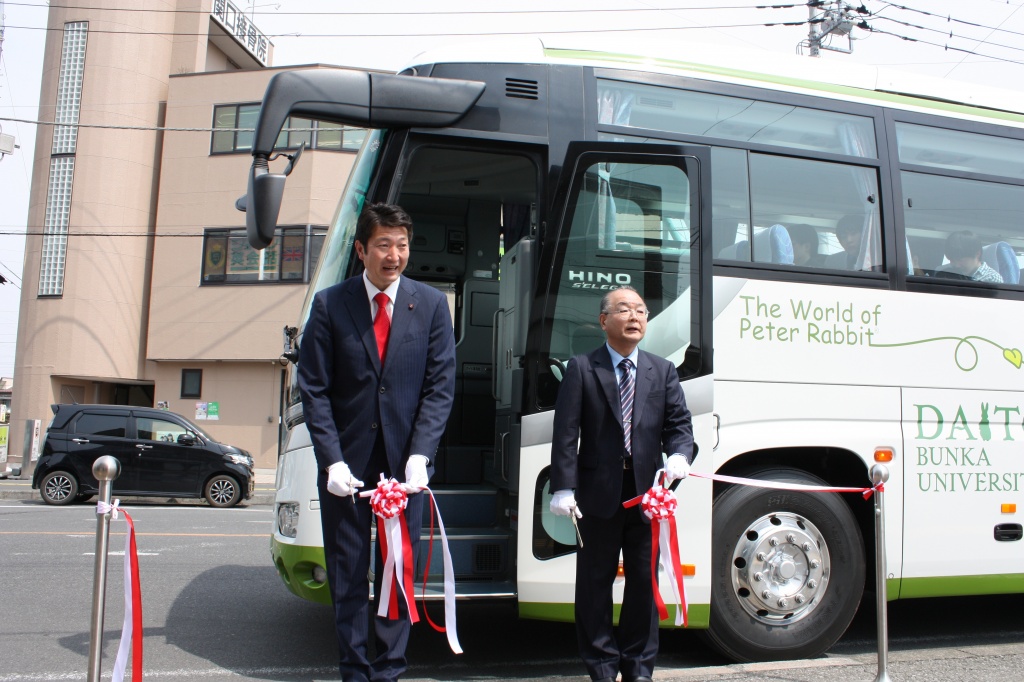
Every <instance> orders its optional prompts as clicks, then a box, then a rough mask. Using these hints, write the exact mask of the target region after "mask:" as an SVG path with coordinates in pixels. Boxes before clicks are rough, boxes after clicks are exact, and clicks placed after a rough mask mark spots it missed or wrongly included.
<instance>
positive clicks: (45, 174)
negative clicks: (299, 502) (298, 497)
mask: <svg viewBox="0 0 1024 682" xmlns="http://www.w3.org/2000/svg"><path fill="white" fill-rule="evenodd" d="M74 5H80V6H82V7H83V9H73V6H74ZM115 5H116V6H117V8H118V9H116V10H104V9H98V8H102V7H104V6H110V7H111V8H113V7H114V6H115ZM152 10H161V11H152ZM167 10H175V11H167ZM48 28H49V29H50V32H49V33H48V36H49V37H48V38H47V43H46V48H45V54H44V66H43V79H42V84H41V95H40V114H39V119H40V120H43V121H54V122H55V123H58V124H60V123H64V124H75V123H78V124H80V125H81V127H78V126H75V125H55V126H53V127H52V128H41V130H40V134H39V135H38V137H37V143H36V149H35V166H34V168H35V170H34V176H33V179H32V192H31V199H30V209H29V216H28V226H29V234H30V235H32V234H33V233H36V235H37V236H29V237H28V239H27V241H26V248H25V266H24V272H23V286H22V299H21V312H20V319H19V326H18V341H17V352H16V358H15V372H14V379H15V382H16V384H17V386H18V390H17V392H16V395H15V396H14V404H13V406H12V411H13V415H14V423H13V424H12V426H13V427H14V428H12V434H11V436H12V439H11V440H12V442H11V452H12V453H19V452H21V451H22V438H23V436H24V432H25V428H24V426H23V425H24V423H25V421H24V420H27V419H39V420H42V423H43V426H44V427H45V425H46V423H47V422H48V421H49V418H50V416H51V410H50V408H49V405H50V404H51V403H57V402H72V401H75V402H96V403H113V404H133V405H147V406H166V407H167V408H168V409H170V410H172V411H175V412H178V413H180V414H183V415H185V416H186V417H188V418H190V419H193V420H195V419H203V421H199V422H198V424H199V425H200V426H202V427H203V428H204V429H205V430H207V431H208V432H209V433H210V434H211V435H212V436H213V437H215V438H216V439H218V440H221V441H224V442H227V443H231V444H232V445H237V446H239V447H242V448H244V449H246V450H249V451H250V452H251V453H252V455H253V456H254V458H255V459H256V465H257V466H258V467H272V466H274V464H275V459H276V456H277V447H278V415H279V413H280V396H281V379H282V366H281V364H279V361H278V358H279V357H280V355H281V351H282V329H283V327H284V326H285V325H294V324H296V322H297V317H298V314H299V308H300V305H301V303H302V299H303V297H304V295H305V291H306V284H307V283H308V281H309V277H310V275H311V270H312V267H313V266H314V265H315V262H316V257H317V255H318V254H319V249H320V246H321V245H322V242H323V233H324V231H325V229H326V225H327V224H328V223H329V221H330V218H331V216H332V213H333V211H334V208H335V202H336V200H337V197H338V195H339V192H340V188H341V186H342V185H343V184H344V181H345V179H346V177H347V175H348V171H349V169H350V167H351V164H352V161H353V160H354V153H353V152H354V151H355V150H356V149H357V148H358V145H359V142H360V141H361V138H362V134H363V133H362V131H358V130H350V129H342V128H340V127H338V126H333V125H328V124H324V123H320V122H315V121H314V122H311V121H305V120H297V119H296V120H293V121H291V122H290V124H286V126H287V125H290V128H291V131H290V132H288V131H286V132H285V133H283V134H282V136H281V138H280V144H281V145H282V147H296V146H297V145H298V144H299V143H300V142H301V141H305V142H306V143H307V145H308V146H309V151H307V152H306V153H304V154H303V157H302V163H300V164H299V165H298V166H297V167H296V169H295V172H294V173H293V174H292V175H291V176H290V178H289V181H288V186H287V190H286V195H285V202H284V207H283V208H282V213H281V217H280V220H279V224H280V226H281V227H279V234H278V236H277V238H276V239H275V242H274V244H273V245H272V246H271V247H270V248H268V249H266V250H264V251H262V252H258V251H253V250H252V249H250V248H249V247H248V246H247V244H246V242H245V238H244V233H245V230H244V219H245V216H244V215H243V214H242V213H239V212H238V211H237V210H236V209H235V207H234V203H235V200H236V199H237V198H238V197H239V196H240V195H242V194H244V192H245V187H246V178H247V173H248V168H249V166H250V162H251V156H250V155H249V149H248V146H249V144H250V142H251V137H252V135H251V133H248V132H246V131H245V130H244V129H245V128H251V127H252V126H253V125H254V124H255V121H256V117H257V116H258V112H259V101H260V100H261V98H262V95H263V92H264V90H265V88H266V85H267V82H268V81H269V79H270V77H271V76H272V75H273V74H274V73H275V71H274V69H272V68H269V67H268V65H269V63H270V61H271V59H272V54H273V53H272V45H271V44H270V42H269V41H268V40H267V39H266V37H265V36H264V35H263V34H262V32H261V31H260V30H259V28H257V27H256V26H255V25H254V24H252V23H251V22H250V21H249V20H248V18H247V17H245V16H244V15H243V14H240V13H238V12H237V10H236V9H235V6H234V5H233V4H232V3H231V2H226V1H224V0H178V2H143V0H128V2H119V3H113V2H110V1H109V0H72V1H71V2H66V3H61V6H60V7H53V8H51V9H50V14H49V21H48ZM307 68H324V67H317V66H313V67H307ZM238 129H243V130H238ZM285 162H286V161H285V160H279V161H277V162H276V163H278V164H281V165H282V166H283V164H284V163H285ZM274 167H275V168H276V166H274ZM40 232H41V233H42V235H41V236H38V233H40Z"/></svg>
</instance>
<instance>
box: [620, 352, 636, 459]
mask: <svg viewBox="0 0 1024 682" xmlns="http://www.w3.org/2000/svg"><path fill="white" fill-rule="evenodd" d="M619 368H620V369H621V370H622V378H621V379H620V380H619V404H620V405H621V406H622V432H623V439H624V441H625V445H626V456H627V457H632V456H633V393H634V392H635V388H636V384H635V382H634V381H633V362H632V361H631V360H630V359H629V358H623V360H622V362H620V363H619Z"/></svg>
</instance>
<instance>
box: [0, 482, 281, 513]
mask: <svg viewBox="0 0 1024 682" xmlns="http://www.w3.org/2000/svg"><path fill="white" fill-rule="evenodd" d="M94 499H95V498H94ZM120 499H121V501H122V502H123V503H125V504H128V503H131V504H139V503H141V504H152V505H168V504H171V505H193V506H202V507H209V505H208V504H207V503H206V502H205V501H204V500H203V499H202V498H197V497H168V498H163V497H131V496H126V497H122V498H120ZM0 500H5V501H26V502H27V501H32V502H38V503H39V504H44V502H43V500H42V498H41V497H40V496H39V491H38V490H32V489H31V488H29V487H28V486H27V482H26V487H25V489H23V490H11V489H10V488H7V489H4V488H3V487H0ZM83 504H88V503H83ZM273 504H274V491H273V490H269V491H262V490H257V491H256V492H254V493H253V495H252V497H250V498H249V499H248V500H242V501H241V502H239V503H238V506H240V507H251V506H255V505H261V506H262V505H266V506H273Z"/></svg>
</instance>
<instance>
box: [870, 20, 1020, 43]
mask: <svg viewBox="0 0 1024 682" xmlns="http://www.w3.org/2000/svg"><path fill="white" fill-rule="evenodd" d="M875 18H876V19H884V20H885V21H891V22H893V23H894V24H900V25H902V26H907V27H909V28H916V29H920V30H922V31H930V32H932V33H938V34H940V35H944V36H949V38H950V39H951V40H952V39H957V38H959V39H960V40H971V41H974V42H979V43H982V44H985V45H991V46H992V47H1003V48H1006V49H1007V50H1017V51H1018V52H1024V47H1016V46H1014V45H1003V44H1002V43H993V42H991V41H989V40H983V39H981V38H971V37H968V36H963V35H958V34H956V33H953V32H952V31H949V32H946V31H942V30H939V29H937V28H930V27H928V26H920V25H918V24H912V23H910V22H909V21H900V20H899V19H893V18H892V17H883V16H878V17H875Z"/></svg>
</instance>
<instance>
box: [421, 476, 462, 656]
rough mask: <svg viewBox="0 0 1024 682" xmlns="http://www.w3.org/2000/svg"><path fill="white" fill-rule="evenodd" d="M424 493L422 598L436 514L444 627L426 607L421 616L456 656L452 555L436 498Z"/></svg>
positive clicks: (429, 491)
mask: <svg viewBox="0 0 1024 682" xmlns="http://www.w3.org/2000/svg"><path fill="white" fill-rule="evenodd" d="M423 491H424V492H427V493H430V547H429V548H428V549H427V565H426V568H424V569H423V598H424V601H426V596H427V575H428V574H429V573H430V558H431V556H432V555H433V553H434V515H435V514H437V527H438V530H440V531H441V550H442V554H443V555H444V622H445V625H443V626H442V625H438V624H437V623H435V622H434V621H433V620H431V619H430V613H429V612H428V611H427V607H426V605H425V604H424V606H423V615H425V616H426V617H427V622H428V623H430V627H432V628H434V629H435V630H437V631H438V632H443V633H445V635H447V637H448V646H450V647H451V649H452V651H454V652H455V653H457V654H461V653H462V645H461V644H459V634H458V632H456V627H455V569H454V568H453V566H452V553H451V551H450V550H449V549H448V535H447V534H445V532H444V521H442V520H441V509H440V507H438V506H437V498H436V497H435V496H434V491H433V490H431V489H430V488H423Z"/></svg>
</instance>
